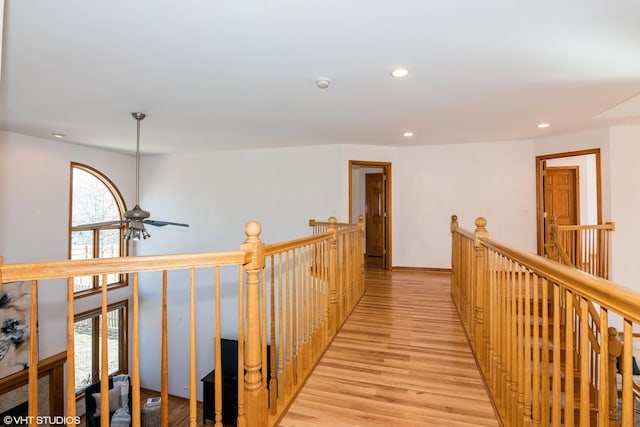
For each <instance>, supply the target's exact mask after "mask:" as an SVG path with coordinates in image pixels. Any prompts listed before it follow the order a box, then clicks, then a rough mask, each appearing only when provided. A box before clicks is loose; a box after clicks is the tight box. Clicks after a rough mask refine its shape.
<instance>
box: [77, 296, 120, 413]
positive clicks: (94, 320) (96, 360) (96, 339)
mask: <svg viewBox="0 0 640 427" xmlns="http://www.w3.org/2000/svg"><path fill="white" fill-rule="evenodd" d="M114 310H122V316H121V317H120V325H119V332H120V336H119V341H120V342H119V350H120V351H119V352H118V365H119V368H120V369H118V370H117V371H115V372H111V373H109V377H112V376H114V375H119V374H126V373H127V372H128V371H129V356H128V355H129V301H128V300H126V299H124V300H121V301H116V302H114V303H111V304H109V305H107V313H108V312H109V311H114ZM100 316H102V307H98V308H94V309H91V310H87V311H83V312H82V313H78V314H75V315H74V316H73V324H74V328H75V324H76V322H79V321H83V320H87V319H91V325H92V328H95V329H94V331H95V334H93V340H92V343H91V347H92V350H91V377H92V384H93V383H95V382H97V381H99V380H100V379H99V378H100V357H101V354H100V340H101V339H102V336H101V334H100V326H101V322H100ZM74 340H75V336H74ZM74 357H75V353H74ZM74 365H75V364H74ZM73 387H74V390H76V384H75V372H74V384H73ZM85 388H86V387H83V388H82V389H80V390H76V400H78V399H81V398H82V397H83V396H84V390H85Z"/></svg>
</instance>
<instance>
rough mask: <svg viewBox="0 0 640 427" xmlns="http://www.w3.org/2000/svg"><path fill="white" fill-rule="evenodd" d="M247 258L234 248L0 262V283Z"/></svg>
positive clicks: (248, 255) (228, 262) (235, 261)
mask: <svg viewBox="0 0 640 427" xmlns="http://www.w3.org/2000/svg"><path fill="white" fill-rule="evenodd" d="M250 259H251V253H250V252H245V251H235V252H201V253H189V254H173V255H148V256H135V257H134V256H126V257H119V258H98V259H80V260H64V261H46V262H34V263H16V264H0V269H1V270H2V275H1V276H0V277H2V281H3V282H19V281H25V280H49V279H65V278H67V277H69V276H70V275H73V276H95V275H100V274H115V273H133V272H142V271H154V270H159V269H165V270H176V269H183V268H191V267H193V268H199V267H206V266H210V265H220V266H222V265H234V264H246V263H247V262H249V260H250Z"/></svg>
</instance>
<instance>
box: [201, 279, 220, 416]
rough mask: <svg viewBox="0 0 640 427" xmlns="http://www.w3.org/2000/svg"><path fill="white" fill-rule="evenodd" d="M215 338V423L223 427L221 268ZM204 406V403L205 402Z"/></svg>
mask: <svg viewBox="0 0 640 427" xmlns="http://www.w3.org/2000/svg"><path fill="white" fill-rule="evenodd" d="M215 301H216V302H215V312H216V313H215V320H214V321H215V336H214V339H213V349H214V354H215V364H214V374H213V389H214V396H213V401H214V405H213V406H214V408H215V409H214V415H213V418H214V422H215V425H216V427H223V426H224V424H223V423H222V341H221V339H222V333H221V331H220V323H221V322H220V307H221V306H220V268H219V267H216V282H215ZM203 404H204V402H203Z"/></svg>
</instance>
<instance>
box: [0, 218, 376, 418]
mask: <svg viewBox="0 0 640 427" xmlns="http://www.w3.org/2000/svg"><path fill="white" fill-rule="evenodd" d="M327 224H328V225H327V226H326V230H324V231H321V232H320V231H317V232H316V234H314V235H311V236H308V237H304V238H301V239H296V240H292V241H289V242H282V243H276V244H271V245H265V244H264V243H263V242H262V241H261V240H260V233H261V227H260V225H259V224H258V223H256V222H250V223H248V224H247V225H246V227H245V233H246V235H247V238H246V239H245V241H244V242H243V243H242V244H241V245H240V250H238V251H231V252H216V253H193V254H176V255H159V256H143V257H122V258H107V259H91V260H67V261H54V262H38V263H20V264H3V263H2V258H0V278H1V281H0V283H2V284H5V283H9V282H25V283H27V284H28V287H29V289H30V310H31V311H30V313H31V315H30V324H31V325H36V324H37V318H36V313H37V306H38V290H39V289H41V288H42V287H43V286H59V287H60V288H61V289H60V292H64V291H65V289H64V288H65V284H64V282H65V281H66V292H67V295H69V296H70V297H69V301H70V303H69V304H68V307H67V310H68V312H67V318H68V323H67V329H68V330H67V337H68V341H67V356H68V359H67V369H66V373H67V375H66V384H67V387H66V402H67V404H66V414H64V415H66V416H67V418H66V419H67V420H72V421H75V420H76V418H75V415H76V399H75V390H74V387H73V384H74V342H73V341H74V340H73V336H74V333H73V332H74V329H73V328H74V320H73V319H74V315H75V312H74V304H73V297H72V296H73V283H74V278H75V277H79V276H96V275H98V276H103V277H104V276H106V275H108V274H129V275H131V280H130V283H131V286H132V301H133V303H132V331H133V332H132V363H131V364H130V366H131V371H130V372H129V374H130V376H131V380H132V389H133V396H132V411H131V413H132V425H133V426H134V427H139V426H140V363H141V355H140V341H139V336H140V329H141V325H140V322H139V311H140V301H139V292H138V289H139V284H140V282H141V280H142V279H143V278H141V277H140V276H141V273H147V272H157V273H158V277H161V279H160V280H159V282H158V283H155V285H157V286H158V287H161V289H162V301H161V313H162V340H161V368H160V372H158V376H159V377H160V387H161V390H160V393H161V397H162V399H161V424H162V426H164V427H166V426H167V425H168V411H169V408H168V401H169V399H168V377H169V373H168V359H169V353H168V336H167V325H168V311H167V306H168V301H167V287H168V284H169V279H168V277H169V275H168V272H169V271H174V270H178V271H179V270H181V271H184V272H186V276H187V277H188V287H189V291H188V292H189V329H188V336H189V339H188V341H189V361H188V364H187V368H185V369H188V378H189V386H188V389H189V408H190V409H189V424H190V425H191V426H196V425H197V405H196V396H197V394H196V387H197V384H198V383H197V364H198V360H197V359H196V327H197V323H198V322H202V321H213V323H214V325H215V326H214V331H215V332H214V334H213V336H211V341H210V342H209V344H210V345H212V346H214V348H215V353H214V354H215V362H214V367H215V372H216V375H215V379H214V381H215V397H214V399H215V408H216V412H215V424H216V426H219V427H221V426H222V418H221V412H220V408H222V404H221V402H222V399H223V398H224V397H223V396H222V395H221V390H222V382H221V374H220V373H221V354H220V349H221V346H220V340H221V329H222V326H223V325H222V321H221V317H220V300H221V298H220V292H221V288H223V287H227V286H231V287H234V288H235V290H234V292H235V295H236V298H237V301H238V307H237V315H238V316H237V336H238V367H239V368H240V372H244V375H238V416H237V423H238V425H239V426H267V425H275V424H276V423H277V422H278V420H279V419H280V417H281V416H282V415H283V414H284V412H285V411H286V409H287V407H288V406H289V405H290V404H291V402H292V400H293V399H294V397H295V395H296V393H297V391H298V390H299V388H300V387H302V385H303V384H304V382H305V380H306V378H307V377H308V376H309V375H310V374H311V371H312V370H313V368H314V366H315V364H316V362H317V361H318V360H319V358H320V357H321V355H322V354H323V352H324V350H325V349H326V347H327V346H328V344H329V343H330V342H331V340H332V339H333V336H334V335H335V333H336V331H337V330H339V328H340V326H341V325H342V323H343V322H344V319H345V318H346V316H347V315H348V314H349V313H350V311H351V310H352V309H353V307H354V306H355V304H356V303H357V301H358V300H359V298H360V297H361V296H362V294H363V292H364V282H363V271H364V264H363V260H364V258H363V246H362V241H363V234H364V224H363V222H362V221H360V223H359V224H349V225H341V226H340V227H338V225H337V224H338V223H337V222H336V220H335V218H333V217H332V218H330V219H329V221H328V223H327ZM204 269H206V273H204V274H196V273H197V272H199V271H202V270H204ZM234 269H235V270H237V273H233V272H231V273H232V276H235V277H236V278H237V279H236V280H235V283H231V284H229V283H228V281H224V282H223V281H222V280H221V272H222V271H223V270H224V272H225V273H226V272H227V271H229V270H234ZM211 271H212V272H213V273H210V272H211ZM211 274H213V277H214V279H213V286H214V289H215V291H214V292H215V299H214V303H213V304H214V306H213V307H211V309H210V310H207V313H213V316H212V317H213V318H211V316H209V317H207V318H206V320H203V317H202V315H196V299H197V298H198V295H197V293H196V289H197V288H198V286H196V285H197V283H200V282H201V281H203V279H202V277H204V276H206V279H204V280H209V278H210V277H211ZM196 277H197V278H198V279H196ZM60 279H63V280H62V281H61V280H60ZM144 280H147V276H145V277H144ZM150 285H154V284H150ZM226 291H227V292H229V291H228V290H226ZM101 295H102V302H101V307H102V326H101V331H102V342H107V330H108V327H107V326H108V325H107V322H108V321H109V316H107V305H108V304H107V301H108V289H107V287H106V286H103V287H102V288H101ZM227 329H228V328H227ZM268 343H271V345H270V346H269V348H270V351H271V352H272V354H271V357H270V361H271V367H270V368H271V369H270V370H268V369H267V354H266V352H267V344H268ZM201 344H202V343H200V344H199V345H201ZM274 344H275V345H274ZM38 363H39V359H38V330H37V328H35V327H33V328H31V339H30V340H29V391H28V394H29V399H28V400H29V409H28V413H29V416H30V418H29V420H31V421H30V422H31V425H35V424H34V423H35V422H36V420H37V418H36V417H37V416H38V382H37V376H38V374H37V372H38V370H37V367H38ZM108 363H109V361H108V354H107V346H102V354H101V367H100V369H101V377H102V378H106V377H108ZM269 371H270V372H271V376H270V377H268V374H267V372H269ZM267 384H269V388H268V390H267ZM101 387H102V388H101V391H100V393H101V394H102V395H106V394H107V393H108V382H107V381H101ZM267 393H269V395H268V394H267ZM108 405H109V402H108V399H102V402H101V408H100V411H101V412H102V413H108V412H109V408H108ZM54 415H62V414H54ZM108 422H109V417H101V426H102V427H106V426H107V425H108ZM71 425H72V424H71Z"/></svg>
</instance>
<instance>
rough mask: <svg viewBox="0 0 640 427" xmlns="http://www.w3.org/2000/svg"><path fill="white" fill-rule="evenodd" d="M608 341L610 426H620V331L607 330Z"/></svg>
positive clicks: (607, 381) (607, 380)
mask: <svg viewBox="0 0 640 427" xmlns="http://www.w3.org/2000/svg"><path fill="white" fill-rule="evenodd" d="M607 333H608V335H609V336H608V337H607V339H608V341H609V355H608V356H609V357H608V363H609V375H608V378H606V382H605V384H608V387H609V424H608V425H609V426H612V427H615V426H619V425H620V422H619V421H618V384H617V377H616V371H617V369H616V361H617V358H618V357H619V356H620V355H621V354H622V343H621V342H620V340H619V339H618V330H617V329H616V328H613V327H610V328H609V329H607Z"/></svg>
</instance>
